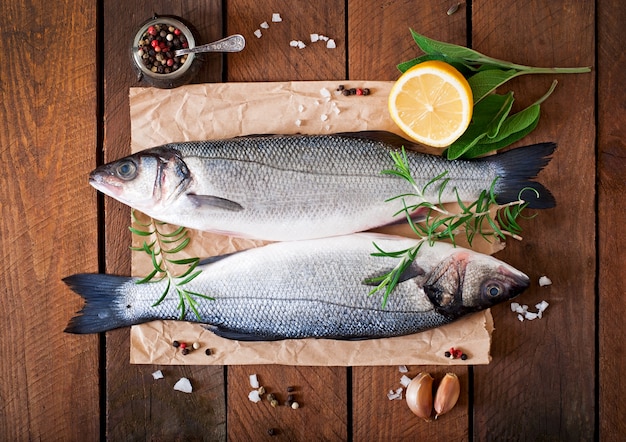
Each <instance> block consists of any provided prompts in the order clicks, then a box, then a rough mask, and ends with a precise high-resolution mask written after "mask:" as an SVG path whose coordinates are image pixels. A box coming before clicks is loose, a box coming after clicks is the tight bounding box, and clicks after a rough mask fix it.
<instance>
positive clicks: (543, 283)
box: [539, 276, 552, 287]
mask: <svg viewBox="0 0 626 442" xmlns="http://www.w3.org/2000/svg"><path fill="white" fill-rule="evenodd" d="M551 284H552V281H551V280H550V278H548V277H547V276H542V277H541V278H539V286H540V287H545V286H547V285H551Z"/></svg>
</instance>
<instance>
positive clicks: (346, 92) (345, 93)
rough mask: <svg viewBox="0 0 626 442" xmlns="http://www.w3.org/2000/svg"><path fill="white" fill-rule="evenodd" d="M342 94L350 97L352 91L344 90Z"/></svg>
mask: <svg viewBox="0 0 626 442" xmlns="http://www.w3.org/2000/svg"><path fill="white" fill-rule="evenodd" d="M341 94H342V95H344V96H346V97H347V96H348V95H350V89H344V90H342V91H341Z"/></svg>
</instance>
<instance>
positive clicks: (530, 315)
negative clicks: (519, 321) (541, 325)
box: [524, 312, 539, 321]
mask: <svg viewBox="0 0 626 442" xmlns="http://www.w3.org/2000/svg"><path fill="white" fill-rule="evenodd" d="M537 316H539V315H537V313H533V312H526V314H525V315H524V319H528V320H529V321H532V320H533V319H537Z"/></svg>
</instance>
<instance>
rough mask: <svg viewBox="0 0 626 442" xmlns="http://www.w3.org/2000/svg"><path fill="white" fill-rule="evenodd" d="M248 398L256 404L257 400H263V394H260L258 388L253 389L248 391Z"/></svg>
mask: <svg viewBox="0 0 626 442" xmlns="http://www.w3.org/2000/svg"><path fill="white" fill-rule="evenodd" d="M248 399H250V401H252V402H254V403H255V404H256V403H257V402H260V401H261V395H260V394H259V392H258V390H252V391H251V392H250V393H248Z"/></svg>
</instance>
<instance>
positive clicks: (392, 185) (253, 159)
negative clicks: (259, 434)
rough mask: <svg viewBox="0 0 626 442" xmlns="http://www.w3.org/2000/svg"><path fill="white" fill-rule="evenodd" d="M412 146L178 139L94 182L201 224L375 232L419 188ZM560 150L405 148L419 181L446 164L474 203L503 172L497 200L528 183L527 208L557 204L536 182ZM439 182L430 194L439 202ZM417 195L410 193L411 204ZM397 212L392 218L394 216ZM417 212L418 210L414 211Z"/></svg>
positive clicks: (317, 233)
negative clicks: (401, 154) (401, 164)
mask: <svg viewBox="0 0 626 442" xmlns="http://www.w3.org/2000/svg"><path fill="white" fill-rule="evenodd" d="M401 146H405V147H406V148H407V149H408V148H412V147H415V146H414V144H413V143H411V142H410V141H407V140H405V139H403V138H401V137H399V136H397V135H394V134H391V133H387V132H358V133H344V134H335V135H282V136H281V135H268V136H247V137H239V138H233V139H227V140H217V141H198V142H184V143H172V144H166V145H163V146H159V147H154V148H151V149H147V150H144V151H142V152H139V153H136V154H134V155H131V156H128V157H126V158H123V159H121V160H118V161H114V162H112V163H109V164H106V165H103V166H100V167H98V168H97V169H96V170H94V171H93V172H92V173H91V176H90V183H91V185H92V186H94V187H95V188H96V189H98V190H100V191H101V192H103V193H105V194H106V195H109V196H111V197H113V198H115V199H117V200H119V201H121V202H123V203H125V204H127V205H129V206H131V207H134V208H135V209H138V210H140V211H142V212H144V213H145V214H147V215H150V216H151V217H152V218H154V219H157V220H160V221H164V222H167V223H170V224H174V225H178V226H185V227H190V228H193V229H198V230H205V231H213V232H218V233H225V234H229V235H233V236H240V237H248V238H255V239H264V240H273V241H286V240H299V239H310V238H322V237H328V236H335V235H343V234H348V233H353V232H360V231H365V230H369V229H371V228H375V227H379V226H383V225H386V224H390V223H392V222H394V221H397V220H402V219H404V218H405V215H403V214H402V213H398V212H401V211H402V208H403V206H402V202H401V201H400V200H395V201H393V202H385V200H386V199H388V198H391V197H395V196H397V195H401V194H405V193H409V192H413V191H414V190H413V189H412V188H411V186H410V184H409V183H408V182H407V181H406V180H404V179H402V178H400V177H397V176H393V175H386V174H382V173H381V172H382V171H383V170H388V169H392V168H393V165H394V164H393V160H392V158H391V156H390V150H391V149H397V148H400V147H401ZM554 149H555V145H554V144H553V143H544V144H538V145H533V146H527V147H523V148H519V149H515V150H512V151H509V152H506V153H503V154H499V155H495V156H491V157H488V158H485V159H479V160H473V161H448V160H445V159H443V158H441V157H440V156H436V155H426V154H420V153H417V152H411V151H407V156H408V161H409V163H410V167H411V171H412V174H413V176H414V178H415V180H416V182H417V184H418V186H419V187H420V189H421V188H423V187H424V185H426V183H428V182H429V181H430V180H432V179H433V178H435V177H436V176H438V175H439V174H441V173H442V172H444V171H448V174H447V176H446V178H448V179H449V180H450V181H449V182H448V184H447V186H446V187H445V191H444V192H443V193H442V194H441V199H442V201H443V202H450V201H457V196H456V194H455V192H454V188H456V189H457V190H458V192H459V196H460V197H461V198H462V199H463V200H464V201H474V200H476V198H477V197H478V196H479V194H480V192H481V191H483V190H484V189H489V188H490V186H491V185H492V183H493V181H494V180H495V179H496V177H499V178H498V180H497V182H496V185H495V193H496V194H497V200H498V202H500V203H506V202H510V201H514V200H516V199H517V198H518V194H519V192H520V191H521V189H523V188H526V187H530V188H533V189H536V190H537V195H536V194H535V193H534V192H532V191H528V192H525V193H524V195H523V196H524V197H525V198H526V199H527V200H528V202H529V207H530V208H549V207H553V206H554V204H555V203H554V199H553V197H552V195H551V194H550V193H549V192H548V191H547V190H546V189H545V188H544V187H543V186H542V185H541V184H539V183H535V182H531V181H529V180H530V179H532V178H533V177H535V176H536V175H537V173H538V172H539V171H540V170H541V169H542V168H543V167H544V166H545V165H546V164H547V163H548V162H549V156H550V155H551V154H552V152H553V151H554ZM438 197H439V189H438V186H436V185H433V186H430V187H429V189H428V192H427V193H426V194H425V198H426V199H428V200H430V201H431V202H435V203H436V202H437V201H438ZM413 202H417V200H416V199H411V198H408V200H407V203H408V204H411V203H413ZM394 215H395V216H394ZM416 215H417V214H416Z"/></svg>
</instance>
